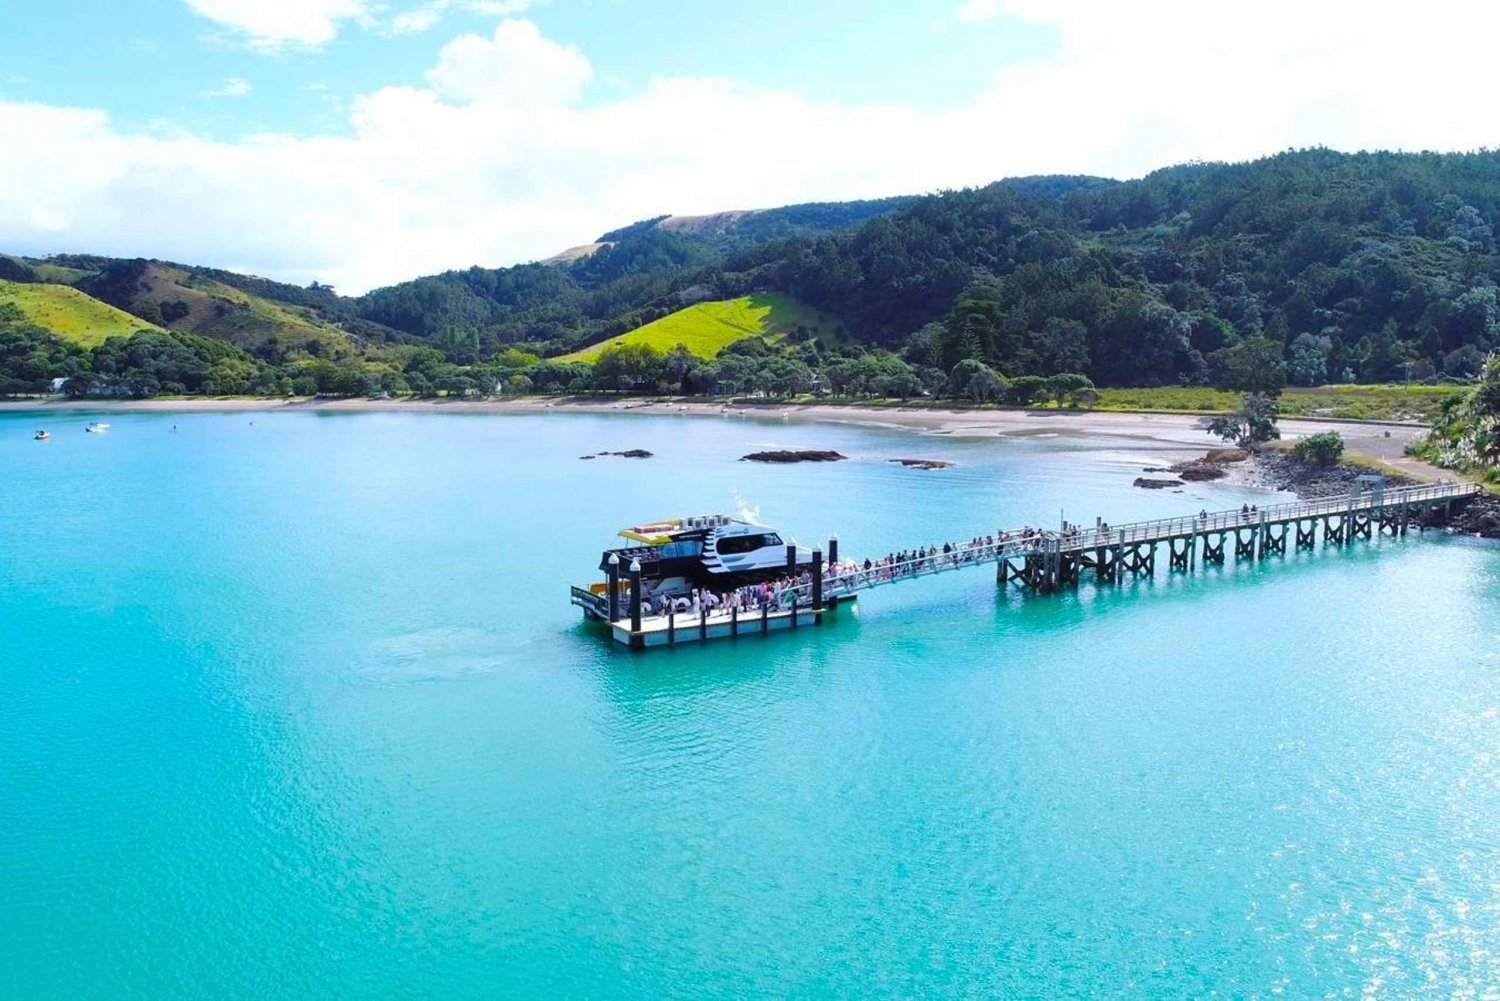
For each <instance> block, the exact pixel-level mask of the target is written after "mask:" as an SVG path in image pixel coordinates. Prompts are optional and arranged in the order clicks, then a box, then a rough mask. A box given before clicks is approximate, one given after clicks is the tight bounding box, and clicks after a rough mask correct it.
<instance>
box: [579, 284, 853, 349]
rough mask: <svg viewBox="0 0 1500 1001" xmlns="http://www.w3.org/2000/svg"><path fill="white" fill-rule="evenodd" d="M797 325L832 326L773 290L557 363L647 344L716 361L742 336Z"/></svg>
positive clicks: (778, 332) (781, 333)
mask: <svg viewBox="0 0 1500 1001" xmlns="http://www.w3.org/2000/svg"><path fill="white" fill-rule="evenodd" d="M798 326H803V327H806V328H807V329H808V330H812V329H814V328H818V329H820V330H822V331H824V332H825V333H826V332H828V328H829V327H830V326H831V323H830V321H829V320H828V318H827V317H824V316H822V315H820V314H819V313H818V312H817V311H816V310H813V309H812V308H810V307H808V306H805V305H803V304H802V303H800V302H798V301H797V300H795V299H791V298H788V297H787V296H784V295H778V294H776V293H770V292H765V293H757V294H755V295H746V296H741V297H740V298H738V299H725V300H720V301H717V302H700V303H697V304H696V305H692V306H688V307H687V308H686V309H680V310H678V311H677V312H675V313H672V314H671V315H669V316H664V317H662V318H661V319H660V320H656V321H653V322H651V323H648V324H646V325H645V326H644V327H637V328H636V329H634V330H632V331H629V332H628V333H624V334H620V335H619V336H617V337H611V338H610V339H609V340H607V341H601V342H599V343H598V344H592V345H590V346H589V347H586V348H584V349H582V350H581V351H574V352H573V353H572V354H567V355H563V356H562V357H561V358H559V359H557V360H558V361H593V360H594V359H595V358H597V357H598V356H599V353H600V352H602V351H603V350H604V349H605V348H607V347H612V346H614V345H616V344H649V345H650V346H651V347H653V348H656V349H657V350H658V351H670V350H671V349H672V348H674V347H676V346H677V345H679V344H686V345H687V348H688V350H689V351H691V352H692V353H693V354H695V355H698V356H699V357H700V358H712V357H713V356H714V355H716V354H718V353H719V352H720V351H722V350H724V349H725V348H726V347H728V346H729V345H730V344H733V343H734V342H735V341H737V340H740V339H742V338H745V337H754V336H757V335H759V336H761V337H765V338H766V339H767V340H771V341H776V340H780V339H782V338H783V337H785V336H786V335H787V334H789V333H792V332H794V331H795V330H796V329H797V327H798Z"/></svg>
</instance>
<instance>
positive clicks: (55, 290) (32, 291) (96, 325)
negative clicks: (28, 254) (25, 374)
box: [0, 281, 160, 348]
mask: <svg viewBox="0 0 1500 1001" xmlns="http://www.w3.org/2000/svg"><path fill="white" fill-rule="evenodd" d="M0 302H4V303H11V304H12V305H14V306H16V307H17V308H19V309H20V310H21V312H22V313H24V314H26V317H27V319H29V320H30V321H31V322H32V323H35V324H36V325H37V326H39V327H43V328H45V329H47V330H50V331H52V332H53V333H55V334H56V335H57V336H59V337H61V338H62V339H63V340H67V341H72V342H73V343H75V344H81V345H82V346H84V347H86V348H91V347H95V346H96V345H99V344H102V343H104V341H105V340H107V339H108V338H111V337H128V336H129V335H131V334H133V333H135V332H136V331H137V330H158V329H160V328H159V327H157V326H155V325H154V324H151V323H147V322H146V321H145V320H141V319H138V318H136V317H134V316H131V315H130V314H129V313H126V312H124V311H122V310H118V309H116V308H115V307H113V306H111V305H109V304H107V303H103V302H100V301H99V300H98V299H95V298H94V297H93V296H90V295H85V294H84V293H82V292H80V291H78V290H77V289H76V288H69V287H68V286H66V285H29V284H21V283H19V282H7V281H0Z"/></svg>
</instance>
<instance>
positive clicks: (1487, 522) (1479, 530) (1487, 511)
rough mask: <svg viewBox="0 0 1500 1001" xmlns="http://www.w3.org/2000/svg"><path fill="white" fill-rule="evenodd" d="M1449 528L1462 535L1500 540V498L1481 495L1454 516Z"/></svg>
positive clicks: (1491, 495) (1492, 495)
mask: <svg viewBox="0 0 1500 1001" xmlns="http://www.w3.org/2000/svg"><path fill="white" fill-rule="evenodd" d="M1448 528H1449V529H1451V530H1452V531H1454V532H1458V533H1460V534H1462V535H1477V536H1480V537H1481V538H1485V539H1500V497H1497V496H1495V495H1494V494H1480V495H1479V496H1478V497H1475V498H1474V499H1473V500H1471V501H1469V502H1468V503H1467V504H1465V505H1464V506H1463V509H1462V510H1460V511H1459V512H1458V513H1457V514H1455V515H1454V516H1453V519H1452V520H1451V521H1449V522H1448Z"/></svg>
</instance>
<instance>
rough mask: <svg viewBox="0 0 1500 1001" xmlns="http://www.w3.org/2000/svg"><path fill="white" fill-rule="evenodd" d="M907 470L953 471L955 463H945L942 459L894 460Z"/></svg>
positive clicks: (893, 460)
mask: <svg viewBox="0 0 1500 1001" xmlns="http://www.w3.org/2000/svg"><path fill="white" fill-rule="evenodd" d="M891 461H892V462H898V463H900V464H901V465H903V466H905V467H906V468H907V469H951V468H953V463H951V462H944V461H943V460H942V459H892V460H891Z"/></svg>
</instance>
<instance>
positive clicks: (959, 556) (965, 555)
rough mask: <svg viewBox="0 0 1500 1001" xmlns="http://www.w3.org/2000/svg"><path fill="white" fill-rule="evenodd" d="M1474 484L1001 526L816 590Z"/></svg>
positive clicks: (1465, 491) (838, 570)
mask: <svg viewBox="0 0 1500 1001" xmlns="http://www.w3.org/2000/svg"><path fill="white" fill-rule="evenodd" d="M1477 490H1478V488H1477V487H1474V486H1473V485H1471V484H1468V483H1436V484H1429V485H1425V486H1416V487H1399V488H1394V489H1387V490H1380V491H1371V492H1365V493H1358V494H1342V495H1340V496H1337V497H1326V498H1322V499H1319V500H1311V501H1291V502H1288V503H1285V504H1271V505H1267V506H1264V507H1256V508H1254V509H1253V510H1248V509H1245V508H1243V507H1242V508H1231V509H1229V510H1222V511H1209V512H1199V513H1198V514H1196V515H1185V516H1181V517H1176V518H1156V519H1152V520H1149V521H1135V522H1129V523H1126V524H1123V525H1108V526H1106V527H1104V528H1102V529H1101V528H1080V529H1078V530H1076V531H1072V532H1067V533H1063V532H1055V531H1049V530H1045V529H1036V528H1028V529H1021V530H1019V531H1014V532H1002V533H1000V535H998V536H995V537H993V539H986V540H982V541H980V542H976V543H965V544H964V545H960V546H955V547H953V548H952V550H951V551H950V552H946V553H945V552H942V551H941V549H939V550H937V551H935V552H929V553H928V554H927V555H925V556H910V557H908V558H907V559H904V560H895V561H888V560H886V559H882V560H881V561H878V562H872V563H871V566H870V569H868V570H866V569H865V568H864V565H863V563H859V564H853V563H852V562H851V563H846V564H844V565H843V566H842V567H837V566H835V567H829V568H828V570H827V571H826V572H825V577H824V585H823V594H824V597H825V598H827V597H841V596H846V595H849V594H853V593H854V592H856V591H863V590H868V589H869V588H874V587H880V586H881V585H884V584H895V583H899V582H901V581H904V580H912V579H914V578H917V577H929V576H932V575H934V574H939V573H943V572H946V571H948V570H959V569H963V568H966V567H971V566H978V565H981V564H988V563H994V562H996V561H997V560H1001V559H1018V558H1019V559H1024V558H1026V557H1028V556H1041V555H1044V554H1045V553H1046V552H1047V550H1048V549H1049V548H1051V547H1054V546H1055V547H1057V548H1058V549H1060V550H1062V551H1065V552H1078V551H1081V550H1088V549H1100V548H1109V547H1112V546H1117V545H1121V544H1123V545H1127V546H1128V545H1139V544H1141V543H1143V542H1160V541H1163V540H1166V539H1174V538H1183V537H1186V536H1191V535H1195V534H1202V533H1208V532H1212V533H1218V532H1232V531H1236V530H1239V529H1254V528H1259V527H1260V526H1261V525H1262V524H1280V523H1283V522H1288V521H1297V520H1305V519H1311V518H1323V517H1333V516H1336V515H1348V514H1351V513H1356V514H1357V513H1368V512H1372V511H1377V510H1390V509H1393V508H1400V507H1403V506H1410V505H1413V504H1430V503H1433V502H1435V501H1444V500H1454V499H1458V498H1461V497H1469V496H1472V495H1473V494H1474V493H1475V492H1477ZM781 593H782V596H783V597H782V604H783V606H785V605H787V604H789V603H790V599H791V596H793V595H795V596H796V597H797V599H798V602H799V604H802V605H803V606H804V607H805V606H806V605H807V603H808V602H810V601H811V600H812V585H811V584H810V583H807V584H799V585H796V586H794V587H786V588H783V589H782V592H781Z"/></svg>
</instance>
